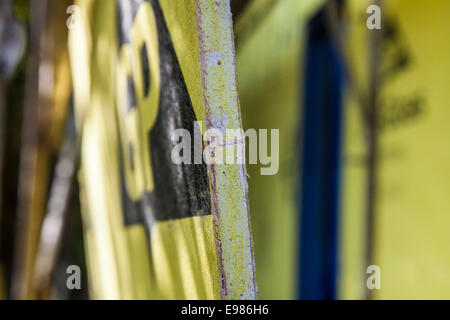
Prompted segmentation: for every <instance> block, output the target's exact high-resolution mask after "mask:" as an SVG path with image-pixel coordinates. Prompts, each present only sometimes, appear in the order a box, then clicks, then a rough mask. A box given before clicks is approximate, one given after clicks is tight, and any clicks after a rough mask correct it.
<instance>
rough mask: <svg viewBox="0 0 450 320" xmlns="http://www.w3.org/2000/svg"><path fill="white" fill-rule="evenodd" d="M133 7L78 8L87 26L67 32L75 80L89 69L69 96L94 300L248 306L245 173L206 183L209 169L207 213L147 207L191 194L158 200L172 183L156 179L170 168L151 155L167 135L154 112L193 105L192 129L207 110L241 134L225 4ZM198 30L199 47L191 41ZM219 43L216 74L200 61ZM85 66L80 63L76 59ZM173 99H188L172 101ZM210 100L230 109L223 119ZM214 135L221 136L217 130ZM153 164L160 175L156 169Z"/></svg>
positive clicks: (239, 170)
mask: <svg viewBox="0 0 450 320" xmlns="http://www.w3.org/2000/svg"><path fill="white" fill-rule="evenodd" d="M136 3H138V6H137V7H133V6H132V4H131V3H129V2H122V3H121V4H120V5H121V6H122V7H116V2H112V1H111V2H108V1H95V2H93V3H92V2H90V1H80V2H78V4H80V6H81V7H82V8H83V10H85V11H86V12H84V16H85V17H92V18H91V19H88V20H87V21H85V22H83V23H82V25H81V26H82V27H81V28H78V29H74V30H73V31H71V57H72V69H73V70H74V69H76V68H77V66H76V64H77V63H80V65H81V67H82V68H81V70H82V71H84V70H90V71H89V72H86V73H81V75H78V76H75V77H74V82H75V84H74V88H75V97H76V99H75V102H76V108H77V112H78V115H79V116H78V118H77V119H79V123H78V127H79V128H80V130H83V146H82V170H81V171H80V180H81V183H80V184H81V188H82V198H83V202H84V207H83V219H84V222H85V226H86V228H85V229H86V239H87V241H86V242H87V249H88V250H87V254H88V265H89V275H90V284H91V293H92V296H93V298H97V299H110V298H118V299H121V298H126V299H128V298H138V299H141V298H142V299H219V298H255V297H256V293H255V291H256V290H255V285H254V271H253V260H252V258H253V257H252V252H251V237H250V230H249V224H248V207H247V202H246V189H245V188H246V184H245V168H243V167H242V166H229V167H223V168H220V174H221V175H222V174H223V175H226V177H217V178H215V179H214V183H211V181H210V179H209V177H208V173H207V172H206V166H205V175H206V193H210V195H209V198H208V199H210V200H209V201H210V202H211V204H208V206H205V208H206V207H212V208H213V209H212V210H210V209H208V208H206V209H205V208H204V207H199V208H197V209H195V212H188V213H187V216H186V214H185V213H183V214H180V213H177V212H162V211H161V210H162V209H160V208H161V207H159V206H158V205H156V206H152V201H153V202H154V201H159V200H158V198H157V197H156V196H155V193H154V192H155V191H157V190H158V188H159V191H158V192H160V193H159V195H158V197H161V196H163V197H164V196H165V195H167V194H168V193H171V196H174V197H175V198H174V201H173V202H174V203H175V205H176V204H177V203H179V202H182V201H189V199H188V200H186V199H184V197H186V195H185V193H186V192H191V193H192V190H191V189H189V190H181V189H180V190H175V189H176V188H185V187H186V185H175V187H174V189H171V190H166V191H165V192H164V193H162V194H161V190H165V189H161V187H163V185H162V184H166V183H168V182H169V181H163V182H161V179H160V177H161V175H162V174H163V171H164V170H166V169H165V168H164V166H169V167H170V166H174V164H172V163H171V162H166V163H162V164H161V159H162V158H161V155H160V154H157V153H155V152H153V151H152V152H153V153H152V152H150V149H151V150H154V149H152V144H154V143H155V140H154V139H152V137H154V136H155V132H156V133H158V132H159V133H161V132H163V134H165V133H166V132H164V130H165V127H164V124H163V125H161V121H162V120H161V119H166V118H164V116H163V118H161V114H164V112H166V115H169V118H170V115H171V114H170V113H169V114H167V110H168V109H166V110H164V108H175V109H174V111H175V112H177V109H176V108H189V106H190V105H191V103H192V106H191V107H190V108H192V110H193V112H194V114H195V119H196V120H198V121H201V120H204V119H205V112H208V114H209V116H210V117H213V116H216V117H223V118H225V117H229V118H230V119H232V120H233V122H232V123H231V124H232V125H231V126H230V128H239V126H240V120H239V107H238V101H237V90H236V83H235V77H234V75H235V70H234V64H233V59H234V51H233V42H232V36H231V35H232V30H231V18H230V11H229V4H228V3H227V2H226V1H225V2H223V3H221V4H220V5H216V4H215V2H214V1H208V2H206V1H203V2H202V3H196V2H194V1H188V0H186V1H181V2H180V1H177V2H175V1H161V3H159V2H158V1H151V2H147V1H145V2H142V3H139V1H137V2H136ZM89 4H90V5H91V6H89ZM130 4H131V9H132V10H135V12H133V11H131V15H130V16H127V18H129V17H131V19H130V20H131V24H130V25H129V26H128V25H125V27H124V26H123V25H122V27H121V28H122V29H120V30H119V34H118V32H117V30H118V28H117V25H116V17H117V16H118V15H117V13H119V16H120V15H122V14H125V15H126V14H128V13H130V11H128V12H127V11H126V10H127V9H129V8H130V7H128V6H129V5H130ZM89 8H90V9H91V10H92V13H90V12H89ZM218 18H220V19H219V20H215V21H221V22H220V27H219V28H217V29H216V28H211V27H212V26H215V22H214V21H213V20H214V19H218ZM224 18H227V19H228V20H226V21H225V20H224ZM202 19H203V20H202ZM125 20H126V19H125ZM125 20H123V21H125ZM123 21H122V22H123ZM125 24H126V23H125ZM197 25H199V26H201V27H202V28H203V31H204V33H203V34H202V35H205V36H206V37H204V38H201V37H200V36H199V32H198V29H197ZM165 28H167V29H165ZM165 30H167V31H168V34H167V33H166V31H165ZM224 36H227V37H228V38H227V39H226V41H224V40H221V43H220V44H219V46H218V47H217V48H215V52H217V53H218V54H220V55H222V56H223V57H224V60H223V67H222V68H216V69H215V68H214V67H211V66H210V65H209V63H208V61H202V62H200V61H201V59H200V57H201V52H203V53H205V52H207V51H208V50H207V47H206V46H209V45H211V44H213V43H214V42H215V41H216V40H217V39H223V37H224ZM78 42H83V44H82V45H81V46H79V44H78ZM161 43H163V44H164V47H162V46H161ZM172 46H173V49H171V48H172ZM171 50H174V52H173V53H172V51H171ZM202 50H203V51H202ZM89 56H90V61H86V60H87V59H85V58H84V57H89ZM83 58H84V59H83ZM146 59H148V60H146ZM175 61H177V62H175ZM177 64H179V65H180V69H181V74H180V73H179V72H178V65H177ZM161 68H165V69H164V70H161ZM202 70H203V71H204V74H203V76H202ZM180 75H181V77H180ZM206 75H209V78H208V77H206ZM172 76H173V77H178V78H176V79H175V78H171V77H172ZM183 82H184V83H183ZM223 83H227V85H226V86H222V84H223ZM184 85H185V87H186V89H187V92H188V94H187V95H186V96H185V95H184V93H183V90H184V89H183V88H184V87H183V86H184ZM211 88H214V90H211ZM85 92H88V94H87V95H88V96H87V97H85V96H84V95H83V94H84V93H85ZM130 92H131V93H132V94H134V96H131V98H132V99H130ZM177 96H178V97H181V98H182V99H184V100H178V101H172V102H173V103H172V102H170V101H171V100H170V99H173V97H177ZM186 98H188V100H189V101H187V100H186ZM168 99H169V100H168ZM168 101H169V102H168ZM217 101H221V102H222V103H224V104H225V105H226V108H225V110H221V109H220V108H219V107H218V105H217ZM183 104H185V105H183ZM186 106H187V107H186ZM206 106H208V107H206ZM186 110H187V109H186ZM188 111H189V110H188ZM183 112H186V111H183ZM181 115H182V116H183V113H181ZM178 116H179V115H178V114H174V115H173V117H174V118H175V119H174V122H171V121H169V122H168V123H166V126H167V130H166V131H168V132H169V133H170V130H171V129H177V127H173V128H172V126H173V123H175V124H177V122H176V121H178V119H176V117H178ZM164 121H165V120H164ZM219 124H220V123H219ZM218 128H219V129H224V128H226V127H225V126H222V124H220V126H219V127H218ZM155 130H156V131H155ZM158 130H159V131H158ZM161 130H162V131H161ZM156 136H157V135H156ZM156 142H157V141H156ZM164 147H166V148H170V147H171V146H170V145H169V144H167V145H165V146H164ZM156 150H157V151H158V150H159V152H161V150H160V149H156ZM154 159H157V162H155V161H154ZM167 161H170V158H169V160H167ZM155 163H156V165H157V166H159V167H158V168H156V169H155V168H153V167H152V166H153V165H155ZM161 166H163V167H161ZM161 168H162V171H161ZM172 169H173V168H172ZM169 170H170V169H169ZM183 170H185V168H183ZM173 172H176V171H173ZM211 172H212V174H214V175H216V171H215V169H214V168H212V169H211V168H210V175H209V176H210V177H213V175H212V174H211ZM158 177H159V180H157V179H158ZM194 178H196V179H200V178H201V177H194ZM157 181H159V184H158V182H157ZM188 183H194V182H192V181H191V182H189V181H188ZM197 183H198V182H195V184H197ZM169 185H170V186H173V184H169ZM194 191H195V190H194ZM200 191H201V190H200ZM201 192H203V191H201ZM177 195H180V196H179V197H178V198H177V197H176V196H177ZM189 196H190V197H199V199H200V200H201V198H200V197H203V196H204V195H202V194H196V193H195V192H194V193H192V194H189ZM197 202H199V201H197ZM149 204H150V206H149ZM157 204H158V203H157ZM165 205H166V206H165V207H166V208H167V204H165ZM133 208H134V209H133ZM163 208H164V207H163ZM149 210H150V211H149ZM152 210H159V211H158V212H156V211H152ZM192 210H194V207H192ZM205 210H209V211H208V212H203V211H205ZM135 211H137V212H138V216H136V214H135V213H134V212H135ZM211 211H212V212H214V213H215V215H214V216H213V215H212V214H211V213H212V212H211ZM130 219H131V220H130ZM133 219H134V220H133ZM141 219H144V222H143V221H142V220H141ZM213 219H216V221H215V222H213ZM218 251H219V252H220V253H225V255H220V254H219V255H218ZM219 257H223V259H219ZM221 279H224V280H225V281H224V282H221Z"/></svg>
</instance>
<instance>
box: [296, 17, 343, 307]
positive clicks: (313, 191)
mask: <svg viewBox="0 0 450 320" xmlns="http://www.w3.org/2000/svg"><path fill="white" fill-rule="evenodd" d="M323 18H324V17H323V14H319V16H318V17H316V18H315V19H319V23H318V25H319V27H317V23H316V24H310V26H309V29H308V41H307V51H306V61H305V64H306V65H305V79H304V81H303V83H304V90H303V92H304V101H303V126H302V137H303V149H302V164H301V170H300V172H301V180H300V186H301V187H300V206H299V209H300V219H299V220H300V228H299V230H300V239H299V241H300V246H299V250H300V254H299V268H300V270H299V277H298V281H299V283H298V289H299V298H300V299H335V298H336V296H337V266H338V211H339V207H338V198H339V196H338V194H339V176H340V172H339V171H340V146H341V118H342V117H341V114H342V88H343V72H342V65H341V61H340V59H339V56H338V54H337V52H336V51H335V49H334V48H333V45H332V42H331V39H330V38H329V37H328V36H327V33H326V32H325V29H324V28H323V24H322V22H320V20H322V21H323Z"/></svg>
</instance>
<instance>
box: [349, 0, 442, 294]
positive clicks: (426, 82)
mask: <svg viewBox="0 0 450 320" xmlns="http://www.w3.org/2000/svg"><path fill="white" fill-rule="evenodd" d="M383 3H384V5H385V7H384V8H382V17H383V23H382V28H383V30H384V31H388V30H390V31H391V32H389V33H388V34H389V35H390V37H387V38H386V33H385V38H384V41H383V43H384V47H383V50H382V52H383V55H382V60H381V61H380V66H381V69H382V74H383V75H384V76H385V78H384V81H383V82H382V84H381V96H380V98H381V105H380V112H381V117H380V122H381V127H380V136H379V141H380V142H379V143H380V150H379V171H378V175H377V177H378V186H379V188H378V192H377V194H378V202H377V208H378V210H377V212H376V215H377V217H376V242H375V264H377V265H379V266H380V268H381V290H377V291H375V293H374V297H375V298H377V299H419V298H420V299H423V298H425V299H432V298H440V299H442V298H449V297H450V276H449V275H448V271H447V270H448V269H449V267H450V251H449V250H448V244H449V243H450V233H449V232H448V226H449V225H450V216H449V212H450V198H449V197H448V193H449V192H450V185H449V181H450V179H449V178H450V177H449V172H450V167H449V163H450V151H449V149H448V148H447V145H448V140H449V138H450V131H449V130H448V123H447V122H448V121H447V120H448V119H449V117H450V109H449V108H448V104H449V102H450V91H449V90H448V74H449V72H450V61H449V59H448V56H449V54H450V39H449V37H448V36H446V31H447V30H449V28H450V25H449V22H448V13H449V12H450V3H449V2H448V1H445V0H436V1H429V2H427V3H426V5H424V3H422V2H419V1H406V0H390V1H383ZM368 4H369V2H366V1H359V0H358V1H357V0H355V1H350V12H351V14H352V16H353V21H352V23H351V24H350V33H349V37H350V39H349V41H350V43H351V47H350V48H351V50H352V52H353V56H355V57H356V56H357V55H358V54H359V55H362V56H364V55H366V54H367V52H366V51H365V49H364V48H365V47H367V43H368V37H367V35H368V33H369V32H370V31H369V30H367V28H365V23H366V17H367V15H366V14H365V10H366V8H367V6H368ZM392 30H393V31H394V33H392ZM398 58H402V59H400V60H399V59H398ZM404 59H406V63H400V64H399V63H398V62H399V61H400V62H401V61H402V60H403V61H405V60H404ZM357 67H358V68H364V61H362V63H360V64H359V65H357ZM359 75H361V76H362V77H364V76H367V75H366V74H365V73H364V69H360V72H359ZM360 81H364V80H360ZM348 108H349V109H348V110H347V111H348V115H349V116H348V118H347V128H348V129H347V132H348V133H347V134H346V137H347V144H348V148H347V152H348V153H347V155H346V159H352V158H353V159H355V158H358V156H359V155H360V154H362V155H363V154H364V150H363V148H362V145H363V142H362V140H361V139H363V138H364V136H363V134H364V133H363V132H362V130H363V128H362V126H361V124H358V123H357V122H358V121H360V120H359V119H358V117H357V116H356V115H355V114H354V112H355V111H352V110H350V108H353V106H349V107H348ZM359 137H361V138H359ZM360 158H361V159H364V158H363V157H362V156H360ZM363 168H364V166H363V165H361V162H360V164H355V162H354V161H352V162H347V165H346V172H347V173H346V175H344V179H346V180H347V181H346V187H345V193H346V195H345V199H346V200H345V202H346V205H344V210H343V215H344V222H343V231H342V232H341V234H342V235H344V238H343V242H342V244H343V251H344V261H343V263H344V264H343V267H344V268H343V269H344V270H343V274H342V279H341V280H342V284H343V290H342V292H341V296H342V298H354V297H357V298H361V291H362V290H363V289H364V287H365V282H366V278H367V275H365V268H366V267H367V266H364V264H363V262H362V261H361V258H362V254H361V249H360V248H358V247H357V246H359V245H357V244H355V243H359V242H363V241H364V237H361V236H364V235H363V234H362V232H361V231H360V230H361V229H362V228H363V225H361V222H360V221H362V219H363V218H361V216H363V215H364V209H365V205H364V204H363V203H362V201H363V200H364V199H363V195H362V194H361V192H360V188H363V187H364V186H365V178H364V174H365V173H364V170H363ZM344 181H345V180H344ZM346 221H347V222H348V223H346ZM358 229H359V230H358ZM361 288H362V289H361Z"/></svg>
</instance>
